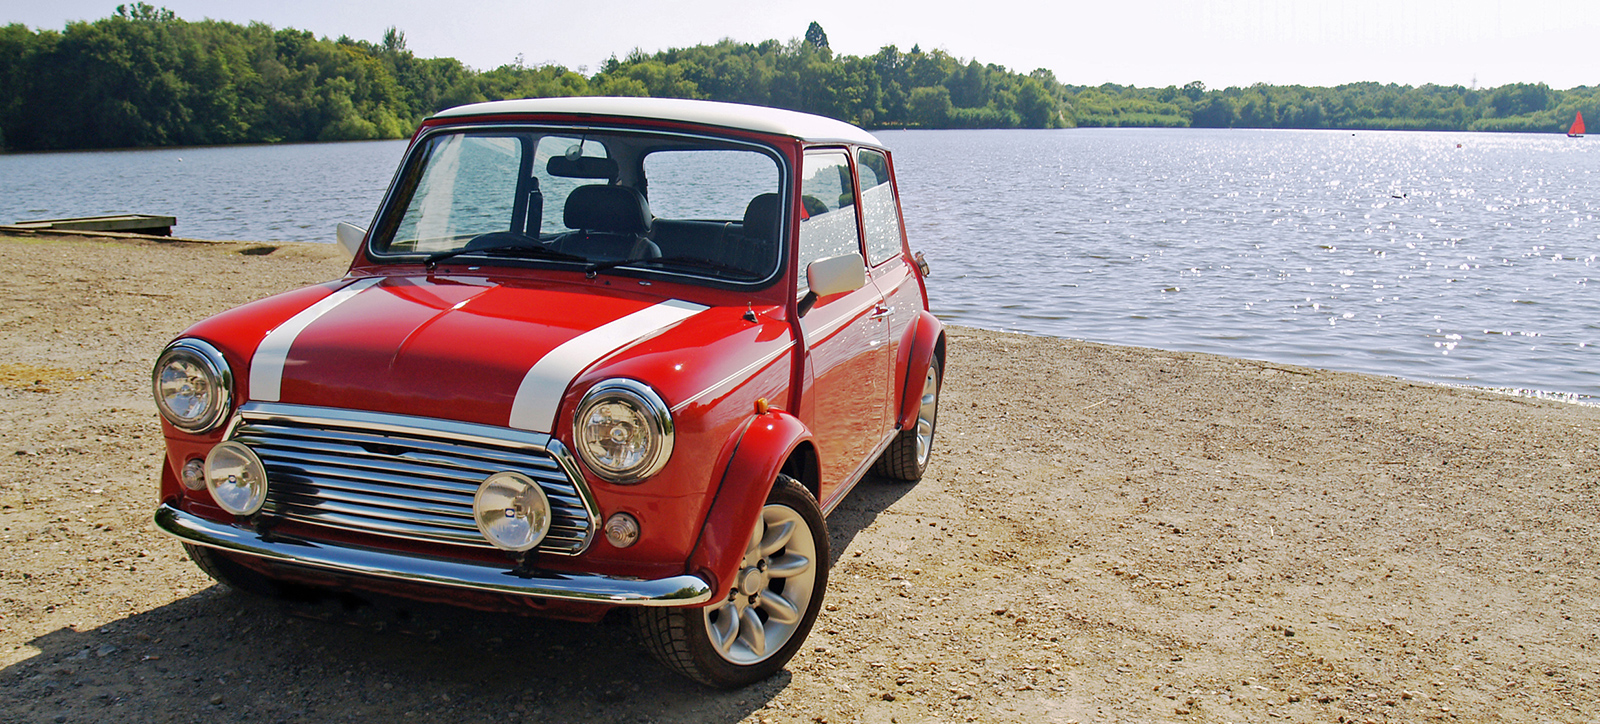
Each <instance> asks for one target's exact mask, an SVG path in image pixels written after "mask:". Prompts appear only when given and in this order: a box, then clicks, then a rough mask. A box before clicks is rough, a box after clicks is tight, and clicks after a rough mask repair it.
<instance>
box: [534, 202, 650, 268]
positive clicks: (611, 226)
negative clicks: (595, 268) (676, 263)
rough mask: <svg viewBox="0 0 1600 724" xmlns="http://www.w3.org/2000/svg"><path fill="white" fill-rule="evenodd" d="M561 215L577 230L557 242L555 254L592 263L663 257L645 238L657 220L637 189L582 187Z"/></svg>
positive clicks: (570, 226) (564, 221) (571, 227)
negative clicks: (653, 222) (556, 252)
mask: <svg viewBox="0 0 1600 724" xmlns="http://www.w3.org/2000/svg"><path fill="white" fill-rule="evenodd" d="M562 213H563V216H562V220H563V223H565V224H566V225H567V228H569V229H574V231H573V232H571V233H569V234H566V235H563V236H562V237H561V238H559V239H557V240H556V242H555V248H556V251H561V252H566V253H568V254H576V255H578V256H582V257H584V258H586V259H588V260H590V261H620V260H623V259H655V258H659V257H660V256H661V249H660V248H658V247H657V246H656V244H655V242H653V241H651V240H650V239H649V238H648V237H647V236H646V234H649V233H650V224H651V222H652V221H654V219H655V217H654V215H652V214H651V213H650V204H649V202H647V201H645V199H644V195H643V194H641V193H639V190H638V189H635V188H633V187H631V186H612V185H609V184H591V185H588V186H579V187H578V188H576V189H573V190H572V193H571V194H568V195H567V205H566V207H565V208H564V209H563V212H562Z"/></svg>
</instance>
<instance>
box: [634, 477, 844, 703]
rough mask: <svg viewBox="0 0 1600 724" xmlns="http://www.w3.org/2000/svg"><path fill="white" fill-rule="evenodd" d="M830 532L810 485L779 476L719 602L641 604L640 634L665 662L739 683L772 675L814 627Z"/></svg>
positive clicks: (699, 676)
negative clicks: (696, 605) (673, 605)
mask: <svg viewBox="0 0 1600 724" xmlns="http://www.w3.org/2000/svg"><path fill="white" fill-rule="evenodd" d="M828 560H829V558H828V531H827V527H826V524H825V523H824V522H823V520H822V511H821V509H820V508H819V507H818V506H817V501H816V499H815V498H813V497H811V493H809V492H807V491H806V489H805V487H803V486H801V485H800V483H799V482H797V481H795V480H794V479H793V478H790V477H788V476H785V475H780V476H778V481H777V483H776V484H774V485H773V488H772V494H771V495H769V496H767V503H766V505H765V506H764V507H762V509H761V517H760V519H759V520H757V521H756V524H755V529H754V530H753V531H752V532H751V534H750V541H749V543H748V544H746V545H745V552H744V560H743V561H742V562H741V564H740V568H739V572H738V573H737V574H736V576H735V578H734V580H733V582H732V585H731V586H730V589H731V590H729V591H728V593H727V595H726V596H724V597H723V599H722V600H721V601H720V602H717V603H712V604H711V605H709V606H706V607H704V608H644V609H640V610H639V615H638V619H637V621H638V625H639V634H640V637H641V638H643V639H644V642H645V646H646V647H648V648H649V649H650V653H651V654H653V655H654V656H655V657H656V658H657V659H659V660H660V661H661V663H663V664H666V665H667V666H668V667H671V668H672V669H674V670H676V671H678V672H679V673H681V674H683V675H685V676H688V677H689V678H692V679H695V680H696V681H700V682H701V683H705V684H709V685H711V686H715V687H719V688H724V689H732V688H737V687H741V686H745V685H748V684H752V683H755V682H757V681H760V680H762V679H765V678H767V677H768V676H771V675H773V674H774V673H776V672H777V671H778V670H779V669H781V668H783V665H784V664H786V663H788V662H789V659H791V658H793V657H794V654H795V652H796V651H799V650H800V646H801V644H803V643H805V639H806V635H807V634H809V633H810V632H811V624H812V622H814V621H816V618H817V612H818V610H820V609H821V608H822V596H823V592H824V590H825V589H826V588H827V585H828Z"/></svg>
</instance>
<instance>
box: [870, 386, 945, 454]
mask: <svg viewBox="0 0 1600 724" xmlns="http://www.w3.org/2000/svg"><path fill="white" fill-rule="evenodd" d="M940 372H941V369H940V366H939V358H938V357H934V358H933V359H931V360H929V361H928V372H927V374H926V375H924V376H923V380H922V401H921V403H920V404H919V405H918V407H917V424H916V426H915V427H913V428H911V429H909V430H901V431H900V434H899V435H897V436H896V437H895V439H894V442H891V443H889V448H888V449H887V450H884V451H883V457H880V458H878V462H876V463H874V464H873V466H872V472H874V473H876V474H878V475H880V476H882V477H885V478H892V479H895V480H904V481H906V482H908V483H914V482H916V481H918V480H921V479H922V474H923V473H924V472H927V470H928V460H929V459H931V458H932V457H933V433H934V430H935V428H937V427H938V425H939V386H940V385H941V384H942V383H943V382H944V380H943V378H942V377H941V376H940Z"/></svg>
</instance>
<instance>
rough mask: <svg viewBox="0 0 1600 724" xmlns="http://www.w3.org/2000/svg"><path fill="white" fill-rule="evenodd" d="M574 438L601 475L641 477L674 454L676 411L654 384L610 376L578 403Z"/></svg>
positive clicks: (636, 479) (624, 480)
mask: <svg viewBox="0 0 1600 724" xmlns="http://www.w3.org/2000/svg"><path fill="white" fill-rule="evenodd" d="M572 441H573V444H574V446H575V447H576V448H577V449H578V456H579V457H581V458H583V462H584V463H585V464H587V465H588V466H589V469H590V470H593V471H594V472H595V474H596V475H599V476H600V477H602V478H605V479H606V480H609V481H611V482H614V483H624V484H628V483H637V482H640V481H642V480H644V479H645V478H648V477H650V476H651V475H655V474H656V473H658V472H660V471H661V468H662V467H664V466H665V465H666V464H667V458H669V457H671V456H672V413H671V411H669V410H668V409H667V405H666V403H665V402H662V401H661V397H660V396H659V395H657V394H656V393H655V391H654V390H652V389H650V388H649V387H648V386H646V385H644V384H641V383H638V382H635V381H633V380H624V379H612V380H606V381H604V382H601V383H599V384H597V385H595V386H594V387H592V388H590V389H589V393H588V394H586V395H584V396H583V401H581V402H579V403H578V414H577V417H576V418H575V419H574V420H573V429H572Z"/></svg>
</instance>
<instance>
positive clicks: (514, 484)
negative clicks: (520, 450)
mask: <svg viewBox="0 0 1600 724" xmlns="http://www.w3.org/2000/svg"><path fill="white" fill-rule="evenodd" d="M472 515H473V517H474V518H476V519H477V521H478V530H479V531H480V532H482V533H483V537H484V538H487V539H489V542H490V543H493V544H494V545H495V547H496V548H500V549H503V550H508V551H525V550H528V549H530V548H533V547H534V546H536V545H539V541H542V540H544V536H545V534H546V533H549V532H550V499H549V498H547V497H545V494H544V489H543V488H540V487H539V484H538V483H535V482H533V480H532V479H530V478H529V477H528V476H526V475H523V474H521V473H510V472H506V473H495V474H494V475H490V476H489V477H488V478H485V479H484V481H483V484H482V485H479V486H478V494H477V495H475V496H473V498H472Z"/></svg>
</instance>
